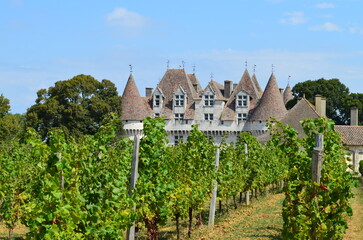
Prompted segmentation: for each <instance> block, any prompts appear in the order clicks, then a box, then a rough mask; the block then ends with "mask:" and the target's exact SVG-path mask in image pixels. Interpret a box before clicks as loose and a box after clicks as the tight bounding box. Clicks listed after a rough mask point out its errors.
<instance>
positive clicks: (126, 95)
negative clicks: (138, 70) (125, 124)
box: [121, 74, 152, 121]
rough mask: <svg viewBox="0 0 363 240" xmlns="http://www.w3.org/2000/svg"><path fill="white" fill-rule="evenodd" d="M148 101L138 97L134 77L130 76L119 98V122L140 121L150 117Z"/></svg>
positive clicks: (150, 111)
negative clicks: (120, 112)
mask: <svg viewBox="0 0 363 240" xmlns="http://www.w3.org/2000/svg"><path fill="white" fill-rule="evenodd" d="M149 100H150V99H149V98H147V97H141V96H140V93H139V90H138V89H137V86H136V83H135V80H134V77H133V76H132V74H130V76H129V79H128V80H127V83H126V86H125V90H124V92H123V94H122V98H121V111H122V114H121V120H130V121H141V120H143V119H144V118H145V117H148V116H151V115H152V110H151V107H150V104H149Z"/></svg>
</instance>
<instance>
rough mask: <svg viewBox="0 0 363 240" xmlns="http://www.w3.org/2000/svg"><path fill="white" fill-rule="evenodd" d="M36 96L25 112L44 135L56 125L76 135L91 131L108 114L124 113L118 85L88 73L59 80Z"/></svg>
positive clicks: (67, 132)
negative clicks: (121, 107)
mask: <svg viewBox="0 0 363 240" xmlns="http://www.w3.org/2000/svg"><path fill="white" fill-rule="evenodd" d="M37 96H38V97H37V99H36V101H35V102H36V103H35V105H33V106H31V107H30V108H29V109H28V111H27V113H26V125H27V126H28V127H32V128H34V129H35V130H36V131H37V132H39V133H40V135H41V137H42V138H43V139H45V138H46V137H47V135H48V132H49V131H50V130H51V129H53V128H60V129H62V130H63V132H64V133H65V135H66V136H73V137H74V138H78V137H80V136H83V135H85V134H91V135H92V134H95V133H96V132H97V130H98V129H99V127H100V126H101V122H102V120H103V119H104V118H105V116H106V115H107V114H109V113H110V112H114V113H116V114H117V115H119V116H120V114H121V109H120V106H121V104H120V101H121V97H119V96H118V93H117V90H116V87H115V85H114V84H113V83H112V82H111V81H109V80H102V81H101V82H99V81H97V80H96V79H94V78H93V77H92V76H89V75H83V74H81V75H77V76H75V77H73V78H71V79H69V80H65V81H58V82H56V83H55V86H54V87H50V88H48V90H47V89H41V90H39V91H38V92H37ZM119 128H120V126H119Z"/></svg>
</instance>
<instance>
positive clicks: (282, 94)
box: [279, 88, 284, 96]
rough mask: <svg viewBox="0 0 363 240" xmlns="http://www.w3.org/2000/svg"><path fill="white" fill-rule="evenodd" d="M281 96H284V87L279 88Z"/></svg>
mask: <svg viewBox="0 0 363 240" xmlns="http://www.w3.org/2000/svg"><path fill="white" fill-rule="evenodd" d="M279 90H280V93H281V96H284V89H283V88H279Z"/></svg>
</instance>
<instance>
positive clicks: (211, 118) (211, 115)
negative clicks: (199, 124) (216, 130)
mask: <svg viewBox="0 0 363 240" xmlns="http://www.w3.org/2000/svg"><path fill="white" fill-rule="evenodd" d="M204 120H210V121H211V120H213V113H205V114H204Z"/></svg>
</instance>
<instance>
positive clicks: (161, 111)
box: [121, 69, 325, 144]
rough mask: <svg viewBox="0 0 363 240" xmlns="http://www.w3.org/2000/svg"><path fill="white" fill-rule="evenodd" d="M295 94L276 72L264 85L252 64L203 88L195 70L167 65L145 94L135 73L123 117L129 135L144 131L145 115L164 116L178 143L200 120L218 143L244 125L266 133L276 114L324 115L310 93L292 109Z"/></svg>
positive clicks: (292, 119)
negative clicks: (288, 106) (237, 75)
mask: <svg viewBox="0 0 363 240" xmlns="http://www.w3.org/2000/svg"><path fill="white" fill-rule="evenodd" d="M290 99H292V92H291V88H290V86H289V85H287V87H286V88H285V90H284V91H283V89H279V87H278V85H277V81H276V77H275V76H274V74H273V73H272V74H271V76H270V78H269V80H268V83H267V86H266V88H265V90H264V91H262V89H261V87H260V85H259V83H258V80H257V77H256V75H255V74H253V75H252V77H251V76H250V74H249V72H248V70H247V69H245V71H244V73H243V75H242V77H241V79H240V81H239V82H238V83H235V84H234V83H233V82H232V81H229V80H226V81H224V84H221V83H218V82H216V81H214V80H211V81H210V82H209V83H208V85H207V86H206V87H205V88H204V89H203V88H202V87H201V85H200V83H199V81H198V79H197V77H196V75H195V74H188V73H186V72H185V70H184V69H167V70H166V72H165V75H164V76H163V78H162V79H161V80H160V82H159V83H158V84H157V86H156V88H155V89H152V88H146V96H145V97H142V96H141V95H140V93H139V90H138V88H137V86H136V82H135V79H134V77H133V75H132V73H131V74H130V76H129V79H128V81H127V84H126V86H125V90H124V92H123V95H122V116H121V120H122V122H123V125H124V130H125V135H126V136H128V137H131V136H134V135H136V134H142V128H143V125H142V120H143V119H144V118H145V117H164V118H165V120H166V126H165V130H166V131H167V133H168V139H169V141H170V142H171V143H175V144H176V143H177V142H178V141H179V140H180V139H184V141H185V140H186V138H187V136H188V135H189V131H191V129H192V125H194V124H197V125H198V126H199V130H201V131H203V132H205V134H206V135H207V136H209V137H212V138H213V139H214V141H215V142H216V143H220V142H221V141H222V139H223V138H226V141H227V142H232V141H236V140H237V136H238V135H239V134H240V132H242V131H248V132H251V133H252V134H253V135H254V136H257V137H262V139H263V136H266V133H267V132H268V129H267V126H266V123H267V119H268V118H270V117H272V118H275V119H277V120H281V121H282V122H285V123H288V124H291V125H297V126H298V122H299V121H300V120H302V119H304V118H307V117H310V118H316V117H319V116H320V115H322V114H321V113H319V111H318V110H317V109H316V108H315V107H314V106H312V105H311V104H310V103H309V102H308V101H307V100H306V99H304V98H303V99H302V100H300V101H299V102H298V104H296V105H295V107H294V108H293V109H291V110H290V111H287V109H286V107H285V104H286V103H287V102H288V101H289V100H290ZM322 100H324V99H322ZM324 104H325V102H324ZM262 141H263V140H262Z"/></svg>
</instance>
